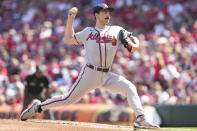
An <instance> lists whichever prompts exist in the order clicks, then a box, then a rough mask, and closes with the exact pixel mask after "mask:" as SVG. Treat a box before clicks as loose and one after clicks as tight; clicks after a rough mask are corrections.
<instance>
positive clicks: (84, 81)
mask: <svg viewBox="0 0 197 131" xmlns="http://www.w3.org/2000/svg"><path fill="white" fill-rule="evenodd" d="M90 70H91V69H89V68H88V67H85V68H84V69H82V71H81V73H80V75H79V77H78V79H77V80H76V82H75V83H74V85H73V86H72V88H71V90H70V92H69V93H68V94H67V95H62V96H57V97H53V98H51V99H48V100H46V101H44V102H42V104H41V109H42V110H47V109H49V108H51V107H55V106H60V105H69V104H72V103H75V102H77V101H79V100H80V98H81V97H82V96H83V95H84V94H86V93H88V92H89V91H91V90H93V89H95V88H96V87H97V84H98V83H97V82H96V81H97V80H96V79H97V77H94V75H93V74H91V72H90ZM89 72H90V73H89ZM92 75H93V76H92Z"/></svg>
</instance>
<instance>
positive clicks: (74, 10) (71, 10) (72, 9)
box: [69, 7, 78, 14]
mask: <svg viewBox="0 0 197 131" xmlns="http://www.w3.org/2000/svg"><path fill="white" fill-rule="evenodd" d="M69 12H70V13H71V14H77V12H78V9H77V7H73V8H71V9H70V11H69Z"/></svg>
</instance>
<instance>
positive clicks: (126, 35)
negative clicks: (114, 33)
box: [118, 30, 132, 52]
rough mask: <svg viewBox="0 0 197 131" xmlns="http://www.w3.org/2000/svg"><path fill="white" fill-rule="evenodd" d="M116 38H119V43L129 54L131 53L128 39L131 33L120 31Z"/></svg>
mask: <svg viewBox="0 0 197 131" xmlns="http://www.w3.org/2000/svg"><path fill="white" fill-rule="evenodd" d="M118 36H119V39H120V42H121V43H122V44H123V45H124V47H125V48H126V49H127V50H128V51H129V52H131V50H132V46H131V44H130V43H132V41H131V39H130V36H131V33H130V32H127V31H126V30H120V32H119V34H118Z"/></svg>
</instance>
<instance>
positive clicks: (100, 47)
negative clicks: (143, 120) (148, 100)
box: [41, 26, 143, 116]
mask: <svg viewBox="0 0 197 131" xmlns="http://www.w3.org/2000/svg"><path fill="white" fill-rule="evenodd" d="M121 29H123V28H122V27H119V26H106V27H105V28H104V29H99V28H97V27H87V28H85V29H84V30H83V31H81V32H78V33H76V34H75V39H76V40H77V42H78V43H79V44H84V48H85V50H86V56H85V57H86V61H87V64H91V65H93V66H96V67H104V68H110V67H111V66H112V62H113V59H114V56H115V53H116V50H117V48H118V44H119V43H120V41H119V39H118V33H119V31H120V30H121ZM87 64H86V65H84V67H83V68H82V70H81V72H80V74H79V77H78V79H77V80H76V82H75V83H74V85H73V86H72V88H71V90H70V92H69V93H68V95H62V96H57V97H54V98H52V99H48V100H46V101H45V102H43V103H42V104H41V108H42V110H46V109H49V108H50V107H54V106H58V105H68V104H72V103H75V102H77V101H78V100H79V99H80V98H81V97H82V96H83V95H84V94H86V93H88V92H89V91H91V90H93V89H96V88H98V87H100V88H103V89H106V90H109V91H112V92H116V93H121V94H123V95H126V96H127V98H128V102H129V105H130V106H132V108H133V109H134V111H135V113H136V115H137V116H138V115H140V114H143V110H142V106H141V103H140V100H139V97H138V94H137V91H136V88H135V86H134V85H133V84H132V83H131V82H130V81H128V80H127V79H125V78H124V77H123V76H120V75H117V74H115V73H112V72H102V71H96V70H93V69H91V68H89V67H87Z"/></svg>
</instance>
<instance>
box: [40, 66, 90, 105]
mask: <svg viewBox="0 0 197 131" xmlns="http://www.w3.org/2000/svg"><path fill="white" fill-rule="evenodd" d="M86 67H87V65H85V67H84V69H83V73H82V75H81V77H80V78H79V80H78V81H76V82H75V83H77V84H76V85H75V86H74V88H73V89H72V90H71V92H70V93H69V94H68V96H67V97H66V98H64V99H60V100H56V101H52V102H50V103H46V104H43V105H41V107H43V106H46V105H49V104H52V103H56V102H60V101H65V100H67V99H68V98H69V97H70V95H71V94H72V93H73V91H74V90H75V89H76V87H77V85H78V84H79V82H80V80H81V79H82V76H83V74H84V71H85V68H86ZM75 83H74V84H75Z"/></svg>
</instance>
